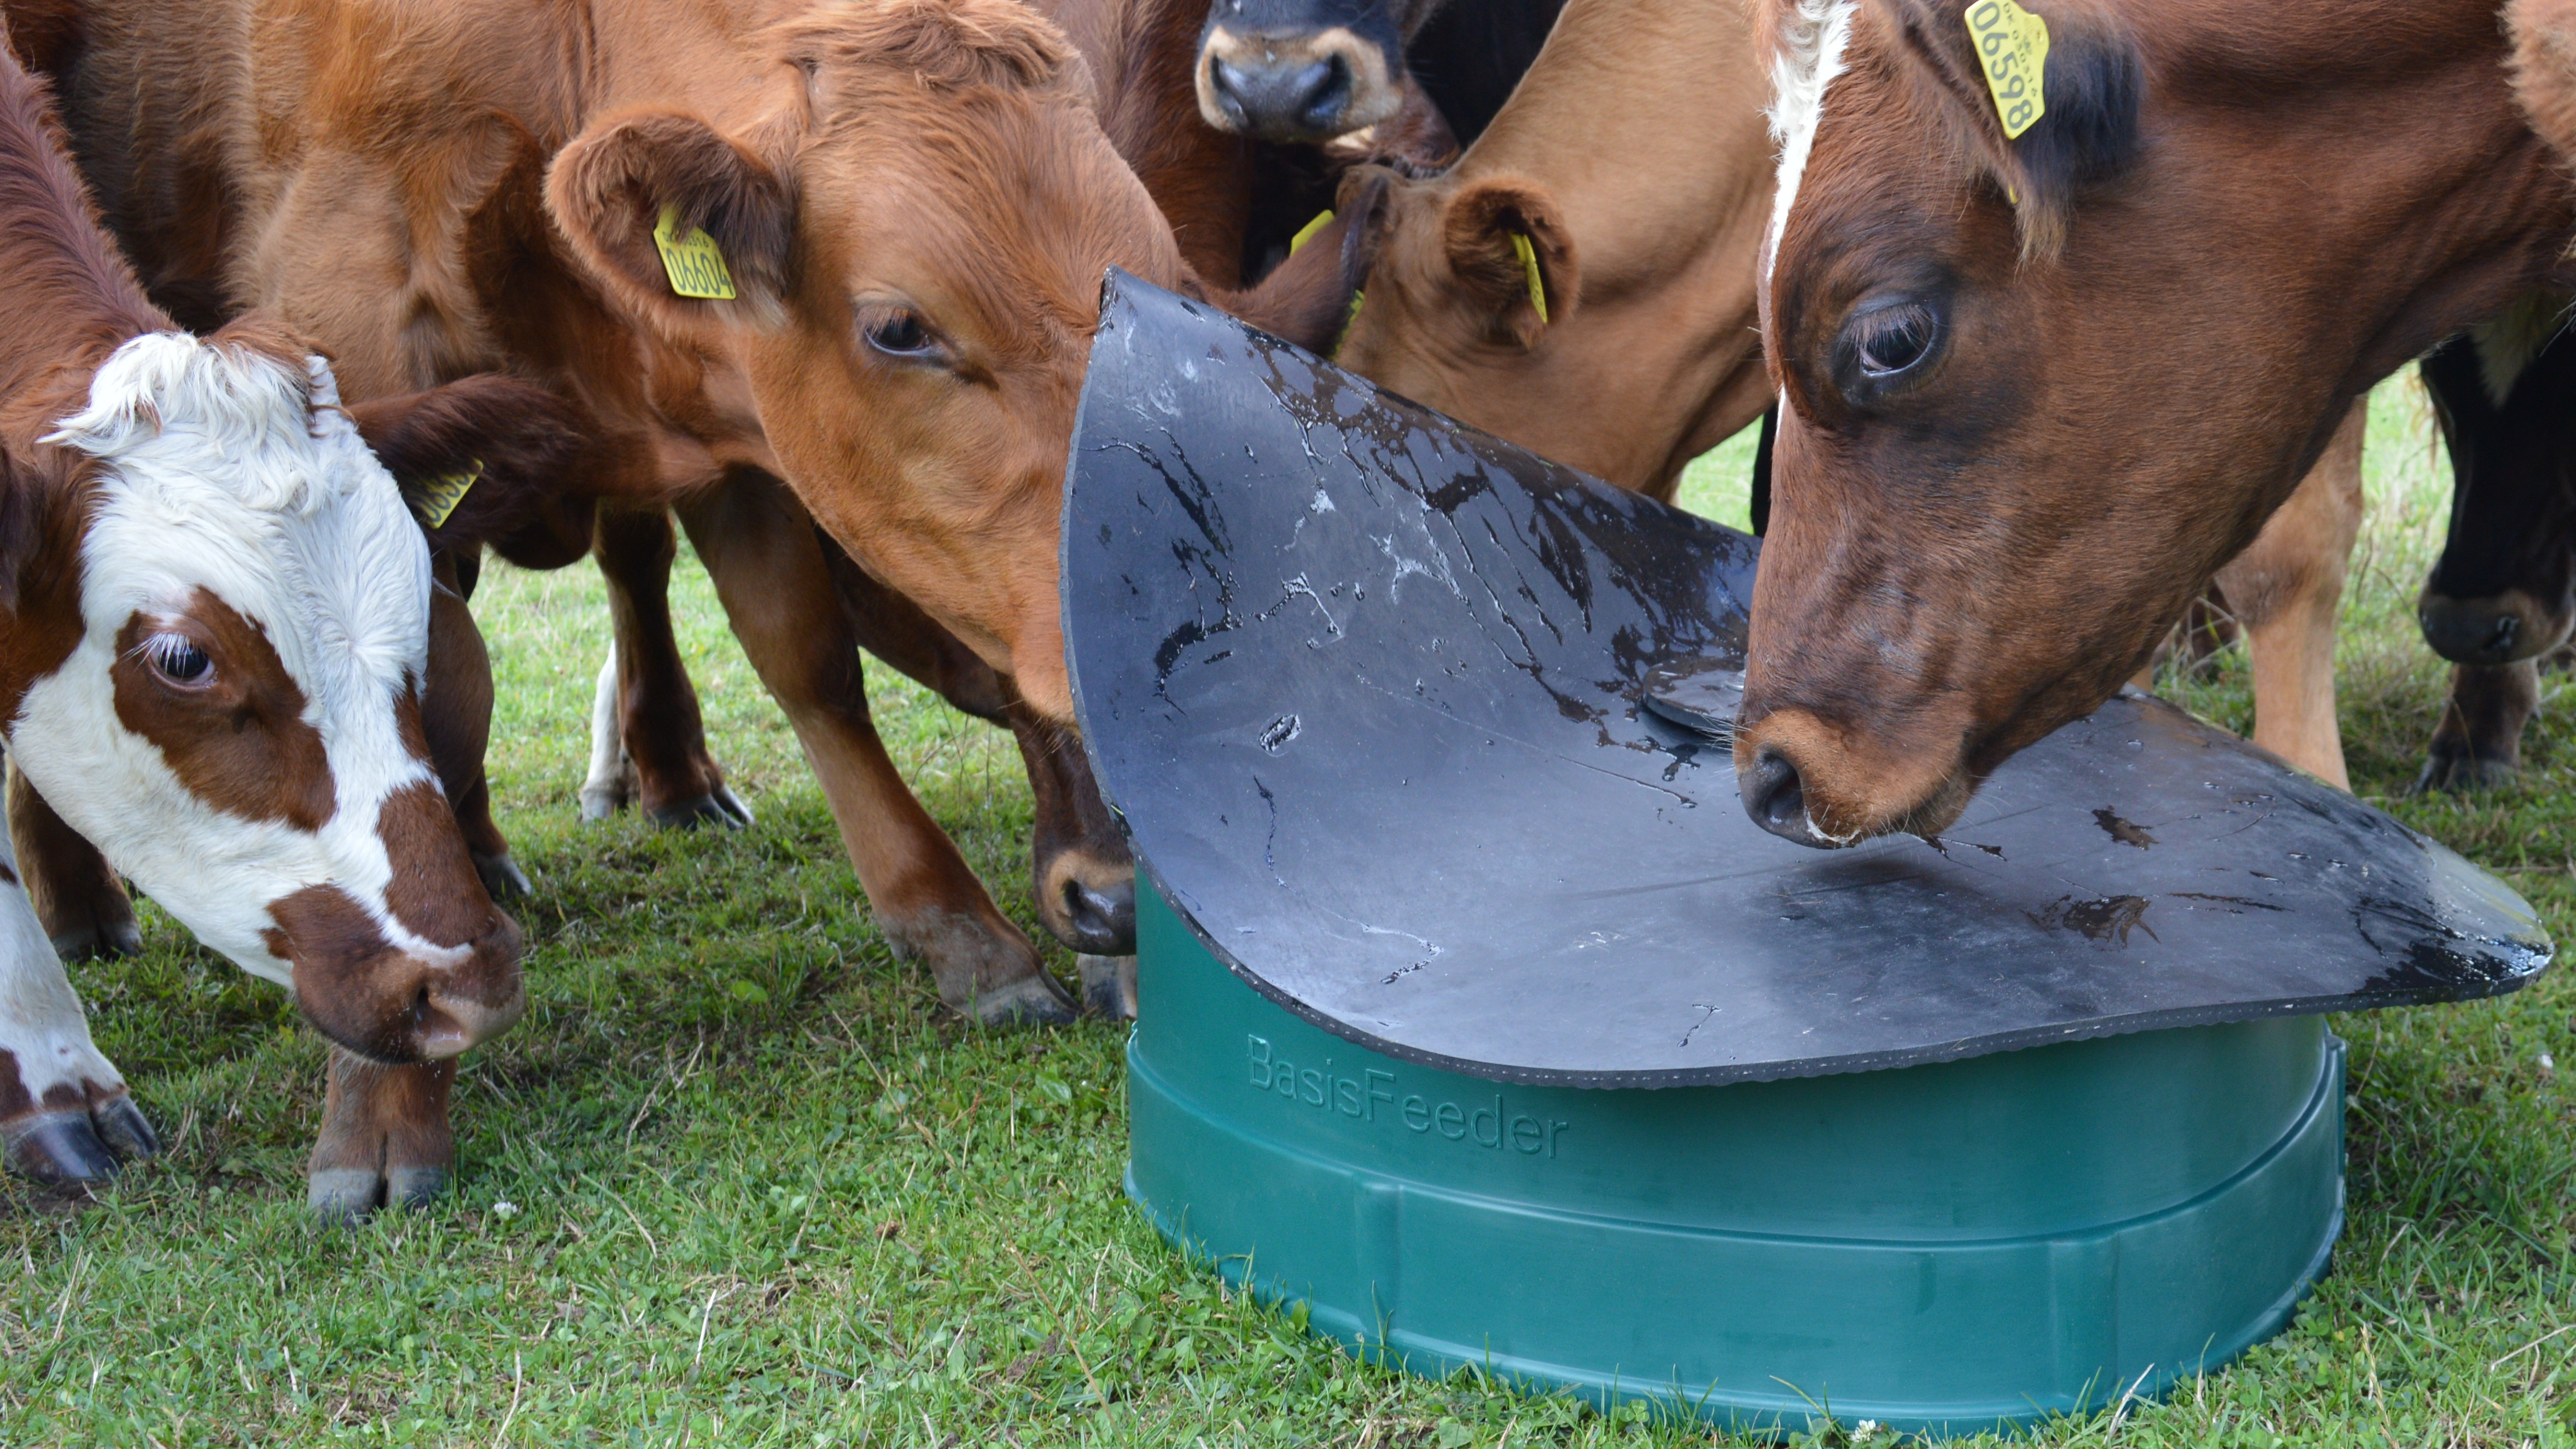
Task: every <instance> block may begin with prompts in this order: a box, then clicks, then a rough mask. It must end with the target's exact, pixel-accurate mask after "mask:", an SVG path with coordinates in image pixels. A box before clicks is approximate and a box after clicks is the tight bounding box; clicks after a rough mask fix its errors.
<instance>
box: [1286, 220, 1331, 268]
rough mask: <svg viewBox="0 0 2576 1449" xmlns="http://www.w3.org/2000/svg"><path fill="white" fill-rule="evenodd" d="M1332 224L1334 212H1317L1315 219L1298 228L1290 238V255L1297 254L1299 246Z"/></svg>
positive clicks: (1311, 239)
mask: <svg viewBox="0 0 2576 1449" xmlns="http://www.w3.org/2000/svg"><path fill="white" fill-rule="evenodd" d="M1332 224H1333V214H1332V213H1331V212H1329V211H1319V212H1316V213H1315V219H1314V220H1313V221H1310V222H1308V223H1306V224H1305V225H1304V226H1301V227H1299V228H1297V234H1296V235H1295V236H1292V237H1290V238H1288V255H1290V256H1292V257H1293V256H1295V255H1297V249H1298V248H1299V247H1302V246H1304V245H1305V244H1306V243H1308V242H1310V241H1313V240H1314V239H1315V233H1317V232H1319V231H1322V230H1323V229H1324V228H1326V227H1328V226H1331V225H1332Z"/></svg>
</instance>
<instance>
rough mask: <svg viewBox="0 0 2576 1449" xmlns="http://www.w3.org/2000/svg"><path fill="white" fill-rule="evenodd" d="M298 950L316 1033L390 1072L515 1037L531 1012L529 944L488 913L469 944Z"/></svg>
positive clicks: (304, 1003) (497, 914)
mask: <svg viewBox="0 0 2576 1449" xmlns="http://www.w3.org/2000/svg"><path fill="white" fill-rule="evenodd" d="M331 944H343V945H345V946H346V947H347V948H348V949H343V950H339V951H331V950H327V949H319V950H303V951H298V952H297V953H296V954H295V955H294V956H293V958H292V959H293V961H294V973H295V995H296V1001H297V1004H298V1005H300V1006H301V1007H302V1008H303V1009H304V1015H305V1017H306V1019H308V1020H310V1021H311V1022H312V1023H313V1026H314V1028H315V1029H316V1030H318V1031H320V1032H321V1033H322V1034H323V1035H324V1036H327V1037H329V1038H330V1039H331V1040H333V1041H334V1042H337V1043H339V1044H340V1045H341V1046H342V1047H345V1048H346V1049H348V1050H349V1051H350V1052H352V1053H355V1054H356V1055H358V1056H361V1057H364V1058H366V1059H367V1060H369V1061H373V1062H378V1063H383V1064H386V1065H404V1064H408V1063H413V1062H425V1061H440V1060H443V1059H445V1058H448V1057H453V1056H457V1055H459V1054H461V1053H463V1052H464V1051H466V1050H467V1049H469V1048H471V1047H474V1046H476V1045H478V1044H480V1043H482V1042H486V1041H489V1040H491V1039H492V1038H493V1037H495V1036H498V1035H500V1034H501V1033H502V1032H504V1031H507V1030H509V1028H510V1027H511V1026H512V1025H513V1024H515V1023H516V1022H517V1021H518V1020H519V1018H520V1017H521V1016H522V1015H524V1014H526V1011H527V1004H528V1003H527V986H526V982H525V980H524V979H523V978H522V976H521V975H520V971H519V962H520V957H521V956H522V955H523V954H524V953H525V949H526V947H525V940H524V938H523V937H522V936H521V934H520V931H519V925H518V923H517V922H516V921H513V920H511V919H510V917H509V916H508V915H506V914H504V913H502V912H501V911H498V910H495V911H493V912H492V913H491V915H490V917H489V919H488V923H487V925H486V928H485V929H484V930H483V932H482V933H481V934H480V935H478V936H476V937H475V939H474V940H473V941H471V942H469V943H467V944H466V945H463V946H453V947H437V946H430V947H426V948H424V949H421V950H417V951H414V950H407V949H405V948H402V947H399V946H395V945H392V944H391V943H389V942H386V941H384V940H383V939H382V938H381V937H378V938H376V939H375V940H374V941H372V942H345V943H331Z"/></svg>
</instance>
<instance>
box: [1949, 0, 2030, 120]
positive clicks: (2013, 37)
mask: <svg viewBox="0 0 2576 1449" xmlns="http://www.w3.org/2000/svg"><path fill="white" fill-rule="evenodd" d="M1968 34H1969V35H1970V36H1971V37H1972V38H1974V39H1975V40H1976V42H1977V63H1978V64H1979V65H1981V66H1984V67H1985V70H1986V89H1987V90H1990V91H1992V92H1994V95H1995V114H1996V115H1997V116H1999V117H2001V118H2002V119H2003V123H2004V139H2005V140H2007V141H2016V140H2019V139H2021V133H2022V132H2024V131H2027V130H2029V129H2030V128H2031V126H2032V125H2033V124H2034V123H2035V122H2037V121H2038V120H2039V118H2040V117H2041V116H2044V115H2046V114H2048V100H2047V98H2046V97H2045V96H2043V95H2041V94H2040V92H2041V91H2042V90H2043V89H2045V87H2046V86H2047V84H2048V22H2047V21H2045V20H2042V19H2040V18H2039V17H2038V16H2036V15H2033V14H2031V13H2030V12H2029V11H2027V10H2024V9H2022V8H2021V7H2020V6H2019V5H2016V4H2014V3H2013V0H1976V3H1975V4H1972V5H1970V6H1969V7H1968Z"/></svg>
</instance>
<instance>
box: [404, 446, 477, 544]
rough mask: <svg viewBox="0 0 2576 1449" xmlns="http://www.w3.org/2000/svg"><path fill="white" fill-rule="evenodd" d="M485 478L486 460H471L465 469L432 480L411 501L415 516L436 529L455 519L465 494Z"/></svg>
mask: <svg viewBox="0 0 2576 1449" xmlns="http://www.w3.org/2000/svg"><path fill="white" fill-rule="evenodd" d="M482 478H483V460H482V459H480V458H475V459H472V460H470V463H469V466H467V467H465V468H464V469H462V470H460V471H458V472H454V473H449V474H446V475H445V476H443V477H438V478H432V479H430V480H429V481H428V482H426V483H424V484H422V485H420V495H419V496H418V497H416V498H414V499H412V500H411V507H412V512H414V513H416V514H418V515H420V521H421V522H423V523H425V524H427V525H429V526H430V527H432V528H437V527H439V526H441V525H443V524H445V523H446V522H447V520H449V519H450V518H453V517H455V516H456V505H458V504H460V503H463V502H464V501H465V492H466V490H467V489H469V488H472V487H473V486H474V485H475V484H476V483H478V482H480V481H482Z"/></svg>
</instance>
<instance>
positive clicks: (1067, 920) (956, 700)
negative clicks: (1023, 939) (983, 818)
mask: <svg viewBox="0 0 2576 1449" xmlns="http://www.w3.org/2000/svg"><path fill="white" fill-rule="evenodd" d="M820 544H821V547H822V548H823V550H824V552H825V553H826V554H827V555H828V556H829V557H830V559H831V563H832V581H833V584H834V585H835V586H836V587H837V588H838V589H839V590H840V594H841V604H842V608H843V610H844V611H845V612H846V614H847V616H848V618H849V621H850V627H851V628H852V629H853V630H855V631H856V632H857V634H858V639H859V644H860V647H862V648H864V649H866V650H867V651H868V652H869V653H871V654H874V655H875V656H877V657H878V658H879V659H882V660H884V661H885V662H887V663H888V664H891V665H893V666H894V667H895V668H897V669H900V670H902V671H903V672H904V673H906V674H908V675H911V676H912V677H913V678H915V679H917V680H920V681H921V682H922V683H924V684H926V685H929V686H930V687H931V688H932V689H935V690H937V691H938V692H939V694H940V697H941V698H943V699H945V700H947V701H948V702H949V703H950V704H953V705H955V706H956V707H957V708H959V709H962V710H964V711H966V712H967V713H968V714H971V715H974V716H976V717H977V718H979V719H984V720H989V721H991V722H992V723H994V724H999V725H1006V726H1008V727H1009V728H1010V731H1011V735H1012V737H1013V739H1015V740H1016V741H1017V742H1018V744H1019V747H1020V761H1021V763H1022V764H1023V765H1025V766H1026V767H1027V769H1028V772H1029V793H1030V795H1031V797H1032V799H1033V801H1034V803H1035V806H1036V812H1035V813H1036V829H1035V830H1033V831H1032V832H1031V840H1030V855H1031V859H1030V862H1029V865H1030V880H1031V883H1032V885H1033V886H1034V888H1035V890H1036V894H1037V909H1038V920H1039V922H1040V923H1041V924H1043V925H1044V926H1045V927H1046V928H1047V931H1048V932H1049V934H1051V935H1053V936H1054V937H1055V938H1056V939H1057V940H1059V941H1062V942H1063V943H1064V944H1065V945H1067V946H1069V947H1071V948H1073V949H1074V950H1075V951H1077V952H1081V953H1083V954H1085V955H1087V956H1123V955H1126V954H1128V953H1130V952H1132V951H1134V950H1135V949H1136V862H1135V858H1134V857H1133V856H1131V855H1129V854H1128V853H1127V837H1126V835H1125V833H1124V832H1123V831H1121V830H1120V829H1119V827H1118V822H1117V820H1116V819H1115V818H1114V817H1112V816H1111V815H1110V813H1109V807H1108V805H1107V804H1106V803H1104V802H1103V801H1102V800H1101V798H1100V786H1099V784H1098V783H1097V782H1095V781H1094V780H1093V779H1092V778H1091V761H1090V760H1089V758H1088V757H1086V756H1085V755H1084V754H1083V752H1082V741H1081V740H1080V739H1079V738H1077V737H1076V736H1075V735H1074V734H1073V733H1072V732H1071V731H1069V730H1066V729H1063V728H1061V727H1060V726H1057V725H1054V724H1051V723H1049V722H1048V721H1046V720H1044V719H1041V718H1040V717H1039V716H1038V715H1037V713H1036V712H1035V711H1033V710H1031V709H1029V708H1028V706H1026V705H1024V704H1022V703H1021V702H1020V699H1019V691H1018V690H1016V689H1015V688H1013V687H1012V685H1011V682H1010V681H1009V680H1008V679H1005V678H1004V677H1003V676H1002V675H1001V673H1000V672H999V671H997V670H995V669H994V668H993V667H992V666H991V665H989V664H986V663H985V662H984V661H983V660H982V659H981V658H980V657H978V656H977V655H976V653H975V651H973V650H971V649H969V648H967V647H966V646H965V645H964V644H962V643H960V642H958V639H957V636H955V635H953V634H951V633H949V632H948V631H947V630H945V629H943V628H941V627H939V625H938V624H937V623H936V622H935V621H933V620H932V619H931V617H930V616H929V615H928V614H925V613H923V612H922V611H921V607H920V606H919V605H917V604H915V603H913V602H912V601H911V600H910V599H907V598H905V597H904V596H903V595H901V594H898V593H896V592H895V591H894V590H892V589H889V588H887V587H886V586H885V585H883V584H881V583H879V582H877V580H876V579H875V578H874V577H873V576H872V575H870V574H869V573H867V572H866V571H865V570H863V569H861V568H860V567H859V566H858V564H857V563H855V562H854V561H852V560H851V558H850V556H849V555H848V554H847V553H846V552H844V551H842V549H841V548H840V546H839V545H837V544H835V543H833V542H832V541H831V540H830V539H828V538H824V539H821V540H820ZM1086 979H1088V977H1087V976H1086Z"/></svg>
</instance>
